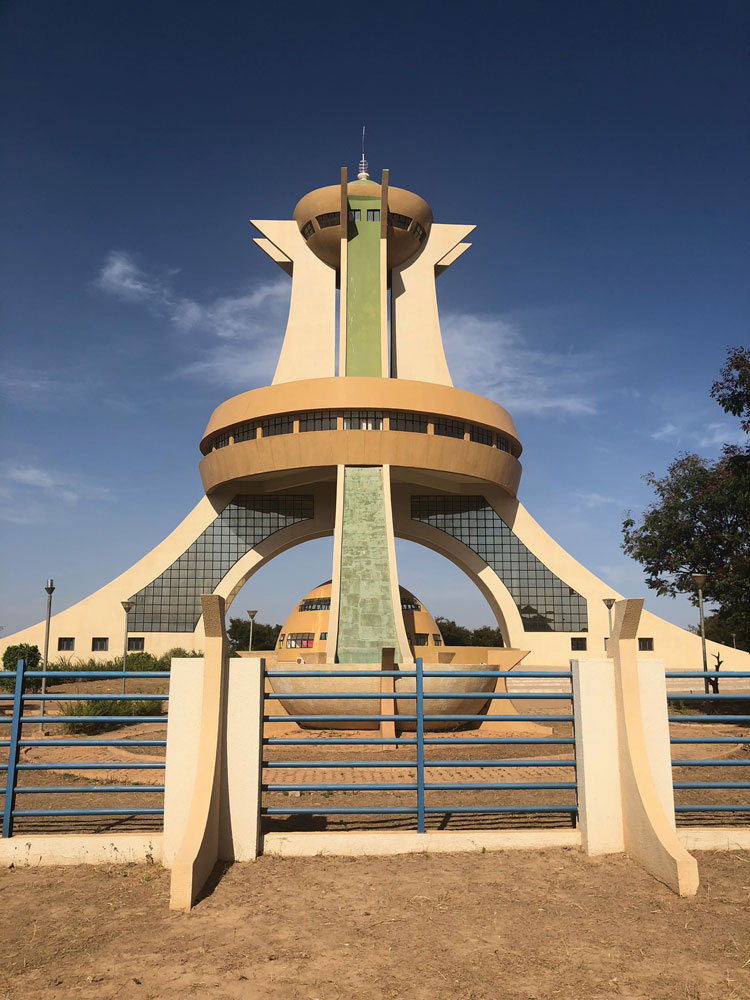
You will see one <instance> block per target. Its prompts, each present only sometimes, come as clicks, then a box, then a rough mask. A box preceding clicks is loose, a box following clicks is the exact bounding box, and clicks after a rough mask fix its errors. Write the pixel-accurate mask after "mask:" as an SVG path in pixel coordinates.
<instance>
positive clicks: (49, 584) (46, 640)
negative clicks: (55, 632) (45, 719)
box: [39, 580, 55, 715]
mask: <svg viewBox="0 0 750 1000" xmlns="http://www.w3.org/2000/svg"><path fill="white" fill-rule="evenodd" d="M44 589H45V590H46V591H47V618H46V621H45V623H44V659H43V660H42V670H43V671H44V672H45V673H47V660H48V659H49V623H50V619H51V617H52V595H53V594H54V592H55V581H54V580H47V586H46V587H45V588H44ZM46 693H47V678H46V677H42V702H41V705H40V707H39V714H40V715H44V696H45V694H46Z"/></svg>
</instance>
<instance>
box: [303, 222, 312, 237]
mask: <svg viewBox="0 0 750 1000" xmlns="http://www.w3.org/2000/svg"><path fill="white" fill-rule="evenodd" d="M314 232H315V229H314V227H313V224H312V221H309V222H306V223H305V224H304V226H303V227H302V235H303V236H304V237H305V239H306V240H309V239H310V237H311V236H312V234H313V233H314Z"/></svg>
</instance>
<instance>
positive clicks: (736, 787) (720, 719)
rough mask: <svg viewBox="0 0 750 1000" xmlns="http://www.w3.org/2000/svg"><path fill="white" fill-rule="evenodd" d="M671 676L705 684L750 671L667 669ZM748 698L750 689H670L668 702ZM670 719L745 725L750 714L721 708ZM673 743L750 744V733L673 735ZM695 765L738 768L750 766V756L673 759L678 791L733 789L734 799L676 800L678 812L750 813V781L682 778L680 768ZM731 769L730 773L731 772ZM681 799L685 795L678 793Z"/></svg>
mask: <svg viewBox="0 0 750 1000" xmlns="http://www.w3.org/2000/svg"><path fill="white" fill-rule="evenodd" d="M667 677H668V678H680V679H683V680H693V681H695V683H696V686H698V685H703V684H704V683H705V684H706V686H708V679H711V680H714V679H716V680H718V682H719V683H722V682H723V683H725V684H726V683H728V682H731V681H732V680H734V679H736V678H750V671H742V672H737V671H718V670H707V671H703V670H690V671H688V670H669V671H667ZM743 701H744V702H748V703H749V704H750V691H747V692H745V691H738V692H733V693H726V692H723V693H721V692H715V693H714V692H705V693H697V694H696V693H694V692H685V693H674V692H671V691H670V692H669V693H668V694H667V702H668V703H675V702H693V703H695V702H699V703H703V704H707V705H708V706H710V707H711V708H713V706H716V707H717V708H719V709H720V708H721V705H722V704H726V703H730V704H731V703H735V704H736V703H737V702H743ZM668 719H669V721H670V722H672V723H684V724H687V725H698V726H700V725H706V724H711V723H713V724H716V723H719V724H721V725H731V726H741V725H745V726H747V725H750V715H737V714H732V715H728V714H725V713H722V712H721V711H710V712H707V713H705V714H701V715H669V716H668ZM670 743H671V744H672V745H673V746H678V745H682V746H684V745H685V744H699V745H710V744H713V745H716V746H730V747H731V746H737V747H739V746H747V745H750V736H747V735H738V736H705V737H704V736H692V735H691V736H671V737H670ZM693 767H711V768H716V769H719V768H722V769H723V768H729V769H731V768H736V767H750V760H737V759H732V760H723V759H722V758H721V757H716V758H710V757H708V758H706V757H696V758H689V759H686V758H683V759H682V760H680V759H673V760H672V768H673V769H675V770H673V774H674V780H673V787H674V789H675V791H676V792H683V791H702V790H706V791H709V792H716V791H720V792H730V793H733V794H732V795H731V799H732V801H726V798H727V796H723V797H722V799H723V800H722V801H720V802H685V801H677V802H676V804H675V813H677V814H679V815H681V816H682V815H690V814H691V813H692V814H695V815H706V814H708V816H710V815H711V814H714V815H715V816H716V817H717V818H718V817H719V816H721V815H724V814H727V813H738V814H740V813H748V812H750V795H747V794H743V793H747V792H748V791H750V781H740V780H737V781H731V780H718V781H699V780H696V781H690V780H681V775H680V772H679V771H677V770H676V769H678V768H693ZM731 773H732V772H731V770H730V771H729V772H728V774H731ZM678 799H681V796H678Z"/></svg>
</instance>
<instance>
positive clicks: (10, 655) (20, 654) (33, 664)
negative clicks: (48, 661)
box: [0, 642, 42, 692]
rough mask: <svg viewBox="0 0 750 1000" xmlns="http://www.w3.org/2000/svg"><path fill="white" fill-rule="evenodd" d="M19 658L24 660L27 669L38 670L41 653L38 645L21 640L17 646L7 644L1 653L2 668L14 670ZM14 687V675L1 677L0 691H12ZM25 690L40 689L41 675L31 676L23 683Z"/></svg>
mask: <svg viewBox="0 0 750 1000" xmlns="http://www.w3.org/2000/svg"><path fill="white" fill-rule="evenodd" d="M19 660H26V669H27V670H39V664H40V663H41V661H42V654H41V653H40V652H39V647H38V646H30V645H29V644H28V643H27V642H22V643H20V644H19V645H18V646H8V648H7V649H6V650H5V652H4V653H3V670H10V671H12V672H13V673H14V674H15V672H16V664H17V663H18V661H19ZM15 687H16V679H15V677H3V678H1V679H0V691H14V690H15ZM24 689H25V690H26V691H32V692H34V691H41V690H42V679H41V677H31V678H29V679H28V680H27V681H26V683H25V688H24Z"/></svg>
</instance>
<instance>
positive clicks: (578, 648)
mask: <svg viewBox="0 0 750 1000" xmlns="http://www.w3.org/2000/svg"><path fill="white" fill-rule="evenodd" d="M570 648H571V649H572V650H573V651H574V652H578V653H582V652H584V651H585V649H586V640H585V639H583V638H576V637H575V636H574V637H573V638H572V639H571V640H570Z"/></svg>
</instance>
